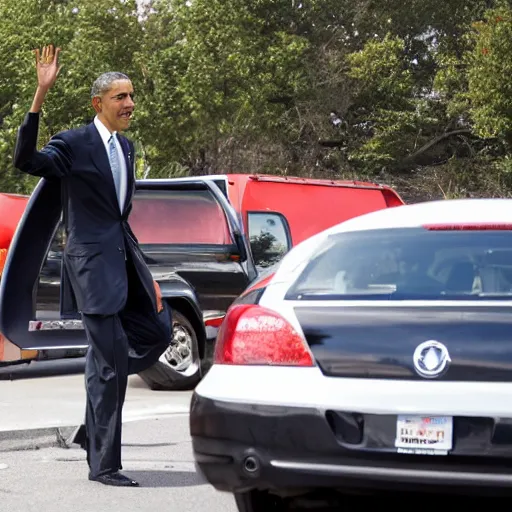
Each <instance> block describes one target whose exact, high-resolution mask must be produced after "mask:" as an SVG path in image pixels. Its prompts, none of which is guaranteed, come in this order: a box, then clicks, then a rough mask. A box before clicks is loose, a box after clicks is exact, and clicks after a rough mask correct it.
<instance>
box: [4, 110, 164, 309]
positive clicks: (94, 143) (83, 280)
mask: <svg viewBox="0 0 512 512" xmlns="http://www.w3.org/2000/svg"><path fill="white" fill-rule="evenodd" d="M38 129H39V114H34V113H28V114H27V116H26V117H25V120H24V122H23V123H22V125H21V127H20V129H19V132H18V139H17V143H16V149H15V155H14V165H15V166H16V168H17V169H19V170H21V171H23V172H26V173H28V174H32V175H34V176H40V177H42V178H45V179H48V180H60V182H61V187H62V192H63V199H64V202H63V211H64V222H65V226H66V233H67V243H66V247H65V250H64V256H63V263H64V265H63V284H64V283H65V282H66V281H67V280H69V283H71V288H72V291H73V293H74V298H75V299H76V304H77V307H78V310H79V311H81V312H83V313H86V314H102V315H111V314H115V313H117V312H119V311H120V310H121V309H122V308H123V306H124V305H125V302H126V299H127V293H128V278H127V270H126V257H127V256H130V257H131V258H130V259H131V260H132V261H133V263H134V265H135V268H136V271H137V274H138V277H139V280H140V283H141V284H142V286H143V289H144V290H145V291H146V293H147V294H148V296H149V298H150V300H151V301H152V303H153V306H154V308H155V309H157V302H156V294H155V289H154V285H153V279H152V275H151V272H150V271H149V269H148V267H147V265H146V263H145V261H144V258H143V255H142V252H141V250H140V248H139V246H138V242H137V240H136V238H135V236H134V234H133V232H132V230H131V228H130V226H129V224H128V221H127V219H128V215H129V213H130V211H131V207H132V198H133V194H134V192H135V174H134V147H133V144H132V142H131V141H129V140H128V139H127V138H126V137H123V136H121V135H118V137H119V139H120V142H121V146H122V147H123V152H124V154H125V159H126V166H127V172H128V187H127V197H126V201H125V206H124V211H123V212H120V210H119V204H118V201H117V197H116V193H115V185H114V180H113V178H112V172H111V169H110V164H109V160H108V156H107V152H106V150H105V146H104V144H103V141H102V140H101V137H100V134H99V132H98V130H97V129H96V127H95V126H94V124H93V123H91V124H88V125H86V126H83V127H80V128H77V129H73V130H67V131H64V132H61V133H59V134H57V135H55V136H54V137H53V138H52V139H51V140H50V142H49V143H48V144H47V145H46V146H45V147H44V148H43V149H42V150H41V151H38V150H37V134H38Z"/></svg>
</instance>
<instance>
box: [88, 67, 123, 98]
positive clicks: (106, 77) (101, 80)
mask: <svg viewBox="0 0 512 512" xmlns="http://www.w3.org/2000/svg"><path fill="white" fill-rule="evenodd" d="M116 80H130V78H129V77H128V76H126V75H125V74H124V73H119V71H109V72H107V73H103V74H102V75H100V76H99V77H98V78H96V80H95V81H94V83H93V84H92V88H91V98H94V97H95V96H101V95H102V94H105V93H106V92H107V91H108V90H109V89H110V88H111V87H112V83H113V82H115V81H116Z"/></svg>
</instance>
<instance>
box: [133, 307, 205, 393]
mask: <svg viewBox="0 0 512 512" xmlns="http://www.w3.org/2000/svg"><path fill="white" fill-rule="evenodd" d="M172 328H173V329H172V330H173V338H172V340H171V341H170V343H169V347H168V348H167V350H166V351H165V352H164V353H163V354H162V355H161V356H160V360H159V361H158V362H157V363H155V364H154V365H153V366H152V367H151V368H148V369H147V370H144V371H143V372H140V373H139V377H140V378H141V379H142V380H143V381H144V382H145V383H146V384H147V385H148V386H149V387H150V388H151V389H153V390H166V391H178V390H188V389H194V388H195V386H196V385H197V383H198V382H199V380H200V379H201V361H200V359H199V349H198V346H197V335H196V332H195V330H194V328H193V327H192V324H191V323H190V322H189V320H188V318H187V317H186V316H185V315H183V313H181V312H180V311H178V310H176V309H174V310H173V311H172Z"/></svg>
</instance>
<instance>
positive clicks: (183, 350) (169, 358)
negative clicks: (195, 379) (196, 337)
mask: <svg viewBox="0 0 512 512" xmlns="http://www.w3.org/2000/svg"><path fill="white" fill-rule="evenodd" d="M172 332H173V337H172V340H171V342H170V343H169V347H168V348H167V350H166V351H165V352H164V353H163V355H162V358H161V359H163V360H164V362H165V363H167V364H168V365H169V366H170V367H171V368H172V369H173V370H176V371H177V372H180V373H183V374H185V375H188V374H192V373H194V372H195V370H196V366H197V365H196V364H194V354H193V351H192V344H193V342H192V339H193V338H192V333H191V332H190V330H189V329H187V327H186V326H184V325H182V324H180V323H179V322H173V325H172Z"/></svg>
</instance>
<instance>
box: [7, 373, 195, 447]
mask: <svg viewBox="0 0 512 512" xmlns="http://www.w3.org/2000/svg"><path fill="white" fill-rule="evenodd" d="M17 378H19V377H17ZM190 397H191V392H166V391H160V392H158V391H151V390H150V389H149V388H148V387H147V386H146V385H145V384H144V382H143V381H142V380H141V379H140V378H139V377H138V376H136V375H133V376H130V378H129V382H128V389H127V393H126V401H125V405H124V409H123V422H125V423H126V422H131V421H135V420H143V419H152V418H162V417H168V416H175V415H183V414H188V411H189V405H190ZM84 414H85V388H84V376H83V374H80V373H78V374H75V375H62V376H43V377H38V378H26V379H24V378H22V379H20V380H12V381H10V380H0V451H2V450H5V449H6V448H5V446H4V447H2V445H5V443H6V441H7V442H8V441H9V440H13V439H16V440H24V442H27V441H30V440H32V441H33V442H35V441H37V440H38V441H37V442H43V443H44V442H45V441H46V442H48V441H49V439H55V435H56V434H57V432H59V428H60V429H61V430H60V432H61V435H64V437H66V435H67V434H68V433H70V430H71V428H72V427H76V426H78V425H80V424H81V423H82V422H83V419H84ZM66 429H67V430H66ZM7 444H8V445H9V443H7Z"/></svg>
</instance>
